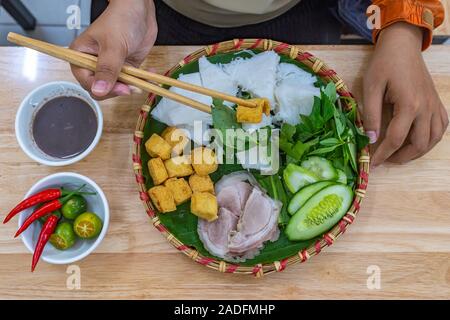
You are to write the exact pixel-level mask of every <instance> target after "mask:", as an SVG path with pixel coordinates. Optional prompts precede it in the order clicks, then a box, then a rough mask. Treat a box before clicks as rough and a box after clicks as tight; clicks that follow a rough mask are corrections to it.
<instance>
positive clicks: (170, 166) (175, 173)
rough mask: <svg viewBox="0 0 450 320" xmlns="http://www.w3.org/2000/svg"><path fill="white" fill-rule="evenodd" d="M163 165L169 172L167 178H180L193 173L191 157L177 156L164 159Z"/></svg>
mask: <svg viewBox="0 0 450 320" xmlns="http://www.w3.org/2000/svg"><path fill="white" fill-rule="evenodd" d="M164 166H165V167H166V170H167V173H168V174H169V178H174V177H177V178H181V177H186V176H190V175H191V174H193V173H194V169H192V165H191V159H190V158H189V157H187V156H178V157H173V158H171V159H169V160H166V161H164Z"/></svg>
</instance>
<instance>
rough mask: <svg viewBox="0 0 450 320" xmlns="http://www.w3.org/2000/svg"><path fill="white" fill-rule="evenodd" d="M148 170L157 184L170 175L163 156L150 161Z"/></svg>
mask: <svg viewBox="0 0 450 320" xmlns="http://www.w3.org/2000/svg"><path fill="white" fill-rule="evenodd" d="M148 171H149V172H150V176H151V177H152V179H153V184H154V185H155V186H156V185H158V184H161V183H163V182H164V181H166V179H167V178H168V177H169V175H168V174H167V170H166V167H165V166H164V162H163V161H162V160H161V158H153V159H150V160H149V162H148Z"/></svg>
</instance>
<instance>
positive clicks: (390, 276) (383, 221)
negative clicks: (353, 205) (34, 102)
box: [0, 46, 450, 299]
mask: <svg viewBox="0 0 450 320" xmlns="http://www.w3.org/2000/svg"><path fill="white" fill-rule="evenodd" d="M195 49H197V48H195V47H159V48H155V49H154V50H153V51H152V54H151V56H150V57H149V59H148V60H147V62H146V67H153V68H155V69H156V70H157V71H158V72H163V71H165V70H166V69H168V68H169V67H170V66H172V65H174V64H175V63H177V62H178V61H179V60H180V59H181V58H182V57H184V56H185V55H187V54H188V53H190V52H192V51H193V50H195ZM306 49H307V50H309V51H311V52H313V53H315V54H316V55H317V56H318V57H320V58H322V59H324V60H325V61H327V62H328V63H329V65H331V66H333V67H334V68H335V69H336V71H337V72H338V73H339V74H340V75H341V76H342V77H343V78H344V79H345V81H346V82H347V83H348V84H349V86H350V87H351V89H352V90H353V92H354V93H355V95H356V96H357V97H361V80H362V77H363V70H364V69H365V66H366V64H367V62H368V59H369V56H370V54H371V50H372V48H371V47H363V46H337V47H329V46H310V47H306ZM425 57H426V61H427V64H428V66H429V68H430V70H431V73H432V75H433V79H434V81H435V82H436V87H437V90H438V91H439V93H440V95H441V97H442V100H443V101H444V104H445V105H446V106H447V108H448V109H450V90H449V88H450V59H449V57H450V47H445V46H435V47H432V48H431V49H430V50H428V51H427V52H426V53H425ZM0 74H1V77H2V81H1V83H2V84H1V86H0V110H1V111H2V112H1V113H0V141H1V143H0V200H1V208H2V211H3V213H4V212H5V211H6V210H7V209H9V208H11V207H12V206H13V205H14V204H15V203H16V202H18V201H19V200H20V199H21V198H22V196H23V194H24V193H25V192H26V191H27V190H28V188H30V186H31V185H32V184H34V183H35V182H36V181H37V180H38V179H40V178H42V177H44V176H46V175H48V174H51V173H54V172H58V171H74V172H78V173H81V174H84V175H87V176H89V177H91V178H92V179H94V180H95V181H96V182H97V183H98V184H99V185H100V186H101V187H102V188H103V190H104V191H105V193H106V196H107V197H108V199H109V203H110V207H111V216H112V217H111V224H110V228H109V231H108V234H107V236H106V238H105V239H104V241H103V243H102V244H101V245H100V247H99V248H98V249H97V250H96V252H95V253H94V254H91V255H90V256H89V257H87V258H86V259H84V260H83V261H80V262H79V263H77V265H78V266H79V267H80V271H81V289H79V290H76V289H75V290H70V289H68V288H67V285H66V282H67V279H68V276H69V275H68V274H67V273H66V271H67V266H57V265H49V264H46V263H44V262H41V263H40V265H39V266H38V268H37V271H36V272H35V273H33V274H32V273H31V272H30V271H29V268H30V262H31V254H30V253H29V252H27V250H26V248H25V246H24V245H23V244H22V242H21V241H20V240H19V239H17V240H13V239H12V235H13V234H14V231H15V229H16V227H17V225H16V223H17V222H16V219H14V221H13V222H12V223H11V224H8V225H1V226H0V298H69V299H73V298H86V299H91V298H114V299H115V298H131V299H140V298H177V299H189V298H192V299H211V298H224V299H266V298H268V299H305V298H346V299H371V298H450V245H449V243H450V209H449V204H450V183H449V180H450V146H449V143H450V135H449V134H448V133H447V135H446V136H445V137H444V139H443V141H442V142H441V143H440V144H439V145H438V146H437V147H436V148H435V149H434V150H433V151H432V152H431V153H429V154H428V155H426V156H425V157H423V158H422V159H420V160H417V161H415V162H414V163H411V164H408V165H404V166H394V165H386V166H382V167H380V168H378V169H377V170H376V171H374V172H373V173H372V174H371V177H370V183H369V189H368V192H367V197H366V199H365V201H364V203H363V207H362V210H361V212H360V214H359V216H358V218H357V220H356V221H355V223H354V224H353V225H352V226H351V227H350V228H349V230H348V231H347V232H346V234H345V235H343V236H342V237H341V238H340V239H339V240H338V241H337V242H336V243H335V244H334V245H333V246H332V247H330V248H328V249H326V250H325V251H324V252H323V253H321V254H320V255H318V256H317V257H314V258H312V259H311V260H309V261H308V262H306V263H304V264H302V265H297V266H293V267H290V268H288V269H287V270H285V271H283V272H281V273H277V274H273V275H269V276H267V277H264V278H262V279H256V278H253V277H252V276H238V275H231V274H220V273H218V272H216V271H212V270H209V269H207V268H205V267H203V266H201V265H197V264H194V263H193V262H191V260H190V259H188V258H186V257H185V256H183V255H182V254H181V253H179V252H177V251H176V250H175V249H173V248H172V246H170V245H169V244H168V243H167V242H166V240H165V239H164V238H163V237H162V236H161V235H160V234H159V232H157V231H156V230H155V229H154V228H153V226H152V225H151V223H150V221H149V219H148V217H147V216H146V214H145V212H144V210H143V207H142V205H141V203H140V201H139V199H138V195H137V192H136V190H137V187H136V185H135V180H134V176H133V172H132V165H131V141H132V133H133V131H134V127H135V123H136V120H137V115H138V110H139V108H140V105H141V104H142V102H143V101H144V95H136V96H131V97H126V98H118V99H114V100H110V101H106V102H102V103H101V104H102V107H103V112H104V118H105V125H104V132H103V137H102V140H101V141H100V144H99V145H98V147H97V148H96V149H95V151H94V152H93V153H92V154H91V155H90V156H88V157H87V158H86V159H85V160H83V161H82V162H80V163H78V164H76V165H72V166H70V167H67V168H59V169H58V168H49V167H45V166H41V165H38V164H36V163H35V162H33V161H32V160H30V159H29V158H28V157H27V156H26V155H25V154H24V153H23V152H22V151H21V149H20V148H19V146H18V144H17V142H16V139H15V135H14V117H15V113H16V110H17V108H18V105H19V103H20V101H21V100H22V99H23V98H24V96H25V95H26V94H27V93H28V92H29V91H30V90H32V89H33V88H35V87H37V86H38V85H41V84H44V83H46V82H49V81H55V80H69V81H74V78H73V77H72V75H71V73H70V70H69V66H68V65H67V64H66V63H63V62H59V61H57V60H55V59H52V58H48V57H46V56H43V55H40V54H37V53H34V52H32V51H30V50H26V49H22V48H0ZM449 111H450V110H449ZM3 213H2V214H3ZM378 268H379V271H380V272H381V273H380V275H381V278H380V279H381V283H380V284H381V288H380V289H373V286H369V287H371V288H372V289H369V288H368V286H367V280H368V277H369V276H370V275H369V274H368V272H369V273H372V272H376V270H378ZM373 270H375V271H373Z"/></svg>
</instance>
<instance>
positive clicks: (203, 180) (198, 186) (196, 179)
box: [189, 174, 214, 194]
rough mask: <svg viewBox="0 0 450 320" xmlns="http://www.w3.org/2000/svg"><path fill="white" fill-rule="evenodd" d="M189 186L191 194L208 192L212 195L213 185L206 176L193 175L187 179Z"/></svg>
mask: <svg viewBox="0 0 450 320" xmlns="http://www.w3.org/2000/svg"><path fill="white" fill-rule="evenodd" d="M189 185H190V186H191V189H192V191H193V192H209V193H211V194H214V184H213V182H212V180H211V178H210V177H209V176H208V175H206V176H200V175H198V174H193V175H192V176H190V177H189Z"/></svg>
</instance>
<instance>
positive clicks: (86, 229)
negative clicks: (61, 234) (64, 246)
mask: <svg viewBox="0 0 450 320" xmlns="http://www.w3.org/2000/svg"><path fill="white" fill-rule="evenodd" d="M102 227H103V222H102V220H101V219H100V218H99V217H98V216H97V215H96V214H95V213H92V212H85V213H82V214H80V215H79V216H78V217H77V218H76V219H75V221H74V223H73V230H74V231H75V233H76V234H77V235H78V236H79V237H80V238H83V239H90V238H94V237H96V236H98V235H99V234H100V231H102Z"/></svg>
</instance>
